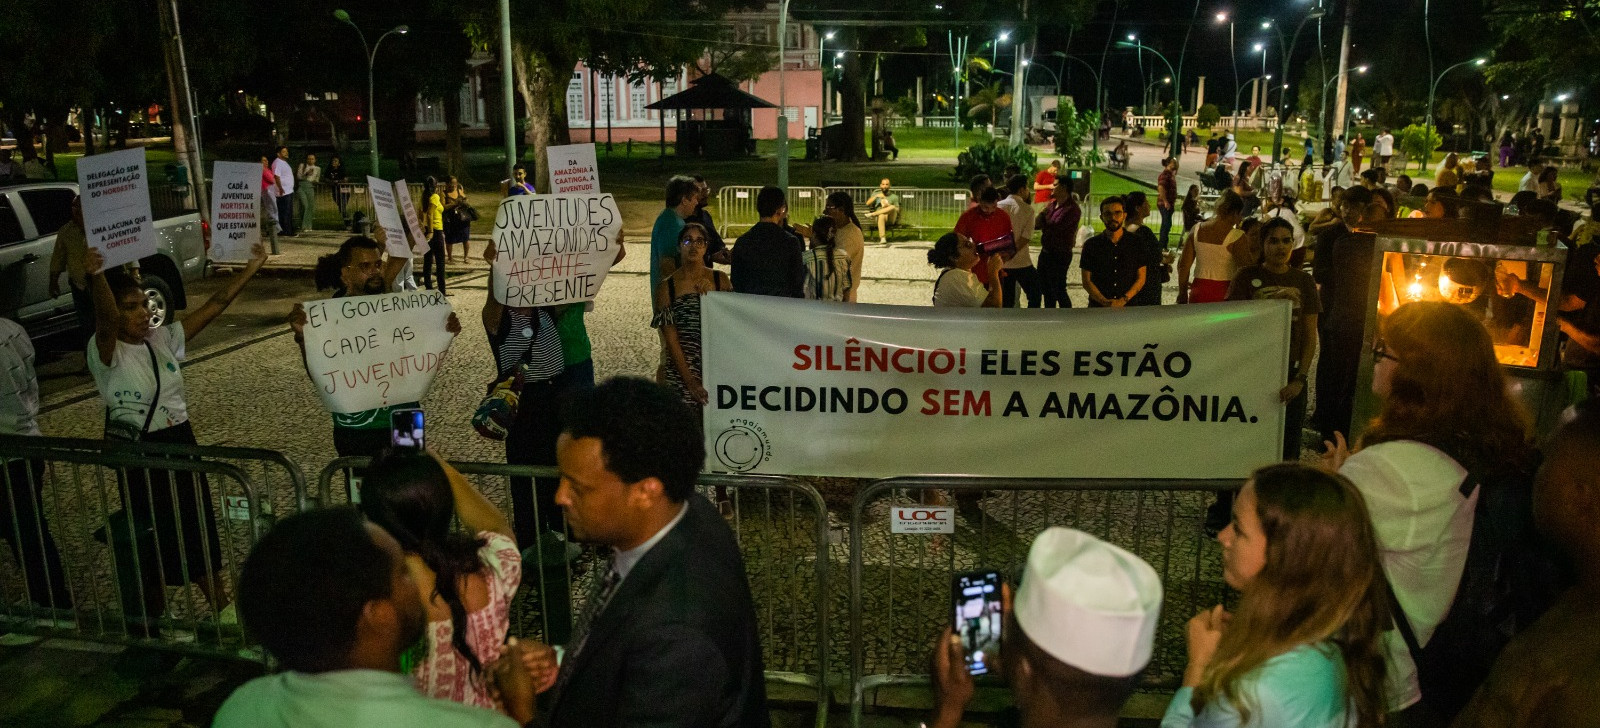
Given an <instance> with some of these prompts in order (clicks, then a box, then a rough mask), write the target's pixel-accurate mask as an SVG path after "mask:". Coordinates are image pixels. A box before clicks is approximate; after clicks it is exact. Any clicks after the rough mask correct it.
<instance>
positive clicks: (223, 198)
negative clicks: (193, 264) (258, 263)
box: [211, 162, 271, 263]
mask: <svg viewBox="0 0 1600 728" xmlns="http://www.w3.org/2000/svg"><path fill="white" fill-rule="evenodd" d="M263 204H271V203H270V202H263V198H262V196H261V165H259V164H252V163H250V162H217V163H216V164H214V165H212V167H211V259H212V260H214V261H217V262H219V263H243V262H245V261H248V260H250V251H251V249H252V248H254V247H255V245H256V243H259V242H261V205H263Z"/></svg>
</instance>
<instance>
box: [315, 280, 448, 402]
mask: <svg viewBox="0 0 1600 728" xmlns="http://www.w3.org/2000/svg"><path fill="white" fill-rule="evenodd" d="M305 308H306V329H305V331H306V371H308V372H310V373H311V381H312V383H314V384H315V385H316V387H317V396H319V397H321V398H322V404H323V405H324V406H325V407H327V408H328V411H330V412H339V413H351V412H363V411H366V410H370V409H377V408H379V407H387V406H389V405H394V404H401V403H405V402H418V401H421V399H422V395H424V394H426V393H427V392H428V387H429V385H431V384H433V377H434V375H435V374H437V373H438V371H439V367H440V366H442V365H443V364H444V358H445V352H447V351H448V350H449V349H450V342H451V341H452V340H454V339H455V335H454V334H451V333H450V332H448V331H445V325H446V323H447V322H448V321H449V320H450V301H449V299H447V298H445V297H444V294H442V293H439V292H438V291H409V292H406V293H380V294H377V295H374V296H350V297H346V298H329V299H326V300H322V301H307V302H306V304H305Z"/></svg>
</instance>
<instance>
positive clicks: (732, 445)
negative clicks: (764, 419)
mask: <svg viewBox="0 0 1600 728" xmlns="http://www.w3.org/2000/svg"><path fill="white" fill-rule="evenodd" d="M714 450H715V451H716V455H717V460H718V461H720V462H721V463H722V464H723V465H724V466H726V467H727V468H728V469H729V470H732V471H733V472H735V473H748V472H750V471H752V470H755V469H756V467H757V466H759V465H761V463H762V461H764V460H766V459H767V458H768V457H770V456H771V454H772V453H771V445H770V444H769V443H768V442H767V433H765V432H763V431H762V430H761V428H760V427H757V426H755V425H754V424H753V423H752V424H740V423H739V422H737V421H736V422H735V423H734V424H733V425H730V426H729V427H728V429H726V430H723V431H722V434H720V435H717V443H716V445H715V446H714Z"/></svg>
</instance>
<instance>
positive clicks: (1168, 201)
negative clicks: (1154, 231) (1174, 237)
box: [1156, 157, 1178, 248]
mask: <svg viewBox="0 0 1600 728" xmlns="http://www.w3.org/2000/svg"><path fill="white" fill-rule="evenodd" d="M1177 203H1178V158H1177V157H1167V158H1166V159H1163V160H1161V174H1160V175H1159V176H1157V177H1156V209H1157V210H1160V211H1161V247H1163V248H1164V247H1167V240H1168V238H1167V235H1168V234H1169V233H1171V232H1172V210H1173V208H1174V206H1176V205H1177Z"/></svg>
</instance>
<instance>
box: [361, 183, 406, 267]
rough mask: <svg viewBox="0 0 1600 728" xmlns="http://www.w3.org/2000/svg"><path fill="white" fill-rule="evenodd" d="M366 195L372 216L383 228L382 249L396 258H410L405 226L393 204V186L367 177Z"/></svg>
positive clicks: (396, 207)
mask: <svg viewBox="0 0 1600 728" xmlns="http://www.w3.org/2000/svg"><path fill="white" fill-rule="evenodd" d="M367 195H368V196H369V197H370V198H371V199H372V214H373V216H374V217H377V218H378V227H381V228H383V235H384V247H385V248H386V249H387V250H388V251H389V255H391V256H394V257H396V258H410V257H411V244H410V243H408V242H406V226H405V224H404V223H402V222H400V208H399V207H398V206H397V205H396V204H395V200H394V185H391V184H389V183H388V182H386V181H384V180H381V179H378V178H377V177H373V176H371V175H368V176H367Z"/></svg>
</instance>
